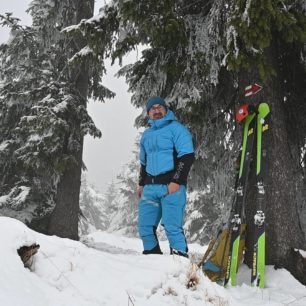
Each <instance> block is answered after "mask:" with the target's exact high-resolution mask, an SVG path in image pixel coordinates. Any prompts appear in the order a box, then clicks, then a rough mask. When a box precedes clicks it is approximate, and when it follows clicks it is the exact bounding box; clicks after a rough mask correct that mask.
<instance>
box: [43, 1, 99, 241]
mask: <svg viewBox="0 0 306 306" xmlns="http://www.w3.org/2000/svg"><path fill="white" fill-rule="evenodd" d="M71 10H72V11H71V14H75V20H72V22H71V24H73V23H75V24H77V23H79V22H80V21H81V20H82V19H88V18H90V17H92V15H93V10H94V0H87V1H82V0H72V1H71ZM74 12H75V13H74ZM84 46H85V41H84V40H83V39H82V38H81V37H80V38H75V39H74V40H73V41H72V43H71V45H70V46H69V47H70V48H71V53H72V54H74V53H75V52H77V51H79V50H80V49H81V48H82V47H84ZM88 77H89V67H88V66H87V65H86V64H82V65H81V66H80V67H76V68H73V71H72V73H71V82H72V84H73V86H74V88H75V90H77V91H78V92H79V96H80V97H82V100H83V106H85V107H86V103H87V94H88ZM75 129H76V131H77V133H75V132H74V135H78V136H72V137H74V138H77V139H73V141H76V142H77V143H78V146H77V149H76V150H75V152H74V154H73V155H74V156H73V157H74V162H73V163H69V165H68V167H66V169H65V171H64V173H63V174H62V176H61V178H60V181H59V184H58V188H57V196H56V206H55V208H54V210H53V212H52V214H51V216H50V221H49V227H48V234H50V235H57V236H59V237H65V238H70V239H75V240H78V239H79V235H78V222H79V212H80V206H79V194H80V186H81V172H82V155H83V136H82V134H81V127H80V123H79V124H77V125H76V126H75ZM67 137H68V138H69V137H71V135H67ZM67 150H68V148H67ZM68 154H71V153H70V152H69V153H68Z"/></svg>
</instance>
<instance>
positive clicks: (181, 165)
mask: <svg viewBox="0 0 306 306" xmlns="http://www.w3.org/2000/svg"><path fill="white" fill-rule="evenodd" d="M174 147H175V150H176V152H177V159H176V162H175V165H174V175H173V177H172V179H171V182H174V183H177V184H180V185H186V184H187V177H188V174H189V171H190V168H191V166H192V164H193V162H194V149H193V142H192V136H191V133H190V132H189V131H188V129H187V128H186V127H184V126H183V125H181V124H179V125H178V127H177V129H176V130H175V134H174Z"/></svg>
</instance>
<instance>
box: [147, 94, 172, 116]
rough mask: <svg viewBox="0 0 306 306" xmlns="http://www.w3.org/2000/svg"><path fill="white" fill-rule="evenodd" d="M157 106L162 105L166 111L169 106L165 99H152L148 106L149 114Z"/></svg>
mask: <svg viewBox="0 0 306 306" xmlns="http://www.w3.org/2000/svg"><path fill="white" fill-rule="evenodd" d="M155 104H159V105H162V106H163V107H164V108H165V109H167V105H166V102H165V100H164V99H162V98H161V97H151V98H150V99H149V100H148V102H147V105H146V109H147V113H148V112H149V110H150V109H151V107H152V106H153V105H155Z"/></svg>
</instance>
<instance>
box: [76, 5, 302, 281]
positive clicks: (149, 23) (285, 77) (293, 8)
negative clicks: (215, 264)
mask: <svg viewBox="0 0 306 306" xmlns="http://www.w3.org/2000/svg"><path fill="white" fill-rule="evenodd" d="M114 16H115V18H114ZM114 20H115V21H114ZM95 21H96V23H93V22H91V21H89V23H87V22H83V23H82V24H80V25H79V27H78V31H80V32H83V33H85V35H88V34H89V33H90V34H91V36H90V37H91V38H90V39H89V40H88V46H90V47H91V48H92V49H95V52H97V54H103V55H105V52H104V50H103V46H102V47H101V45H100V44H99V41H98V40H97V39H98V36H99V35H101V33H109V32H105V29H104V27H103V26H101V25H104V24H105V23H106V22H109V23H110V24H112V26H113V33H114V34H113V49H112V50H111V52H110V56H112V57H113V59H114V58H119V59H120V58H121V57H122V56H123V55H124V54H126V53H127V52H128V51H129V50H131V49H133V48H136V46H137V45H138V44H146V45H147V49H146V50H144V51H143V52H142V57H141V59H139V60H138V61H137V62H136V63H134V64H132V65H129V66H126V67H124V68H123V69H122V70H121V72H120V74H121V75H125V76H126V78H127V82H128V83H129V86H130V90H131V91H132V92H133V96H132V103H133V104H134V105H136V106H138V107H143V106H144V104H145V102H146V100H147V98H148V97H149V96H152V95H161V96H163V97H165V98H166V99H167V100H168V101H169V102H171V106H172V107H173V109H174V110H175V113H176V115H177V116H178V117H179V119H180V120H181V121H183V122H184V123H185V124H187V125H188V126H189V127H190V129H191V130H192V132H193V135H194V139H195V143H196V155H197V161H196V163H195V165H194V171H193V173H192V179H191V184H190V187H191V188H192V189H193V190H202V196H201V198H202V200H201V201H199V202H198V204H197V205H196V206H197V207H194V211H195V213H194V214H195V216H194V220H196V221H194V222H193V223H194V225H195V222H199V221H198V220H199V218H198V217H201V216H204V215H205V214H207V213H208V210H206V209H205V207H206V205H204V204H206V203H209V204H208V206H209V205H213V206H214V208H215V212H216V213H217V212H218V210H219V208H222V207H224V213H223V214H225V212H226V211H228V210H229V208H230V205H231V202H232V196H233V186H234V181H235V165H236V159H237V155H238V149H239V143H240V140H241V133H240V128H238V127H237V126H236V125H235V122H234V120H233V117H234V116H233V115H234V113H235V108H236V105H237V104H238V103H242V102H244V101H245V99H244V95H243V93H244V88H245V87H246V85H250V84H252V83H254V82H261V83H262V84H263V85H264V90H263V91H261V93H260V94H258V95H257V96H256V97H255V98H254V99H253V98H250V99H251V100H250V101H251V102H254V103H258V102H260V101H268V102H269V104H270V107H271V110H272V111H271V113H272V116H271V120H272V122H271V128H270V136H269V144H271V145H270V147H269V151H268V168H269V174H268V177H267V178H266V182H267V224H266V225H267V226H266V229H267V231H266V232H267V263H269V264H277V265H280V266H284V267H286V268H288V269H289V270H290V271H291V272H292V273H293V274H294V275H295V276H296V277H298V278H299V279H300V280H302V281H303V282H304V283H306V279H305V273H304V274H303V272H302V271H301V269H299V268H298V267H299V265H298V261H294V262H293V261H292V260H291V259H292V258H293V257H292V256H293V255H292V254H293V252H294V249H295V248H303V246H305V232H306V231H305V229H306V226H305V225H306V224H305V221H303V220H302V219H303V218H302V217H303V216H305V210H306V209H305V207H306V204H305V203H306V195H305V189H306V188H305V163H304V164H303V163H302V162H301V161H304V160H305V154H304V153H303V152H304V151H303V150H304V149H303V148H305V138H306V135H305V133H306V128H305V120H304V118H305V114H306V108H305V103H301V102H300V101H303V99H305V96H306V91H305V88H306V86H305V80H306V78H305V73H306V72H305V41H306V16H305V3H304V1H303V0H298V1H289V0H288V1H287V0H284V1H277V0H268V1H252V0H215V1H194V2H191V3H190V2H189V1H184V0H181V1H174V0H167V1H153V0H149V1H136V0H130V1H123V0H114V1H113V2H112V3H111V4H110V5H108V6H106V7H105V8H104V10H103V14H102V13H101V14H100V15H99V16H97V18H96V19H95ZM111 21H114V22H111ZM110 28H111V26H110V25H109V26H108V27H107V29H110ZM94 37H97V39H94ZM96 42H98V43H96ZM252 99H253V100H252ZM137 123H138V124H139V125H143V124H145V120H144V117H139V118H138V120H137ZM280 152H281V154H280ZM303 165H304V166H303ZM253 172H254V171H253ZM253 185H254V176H253V179H252V178H251V179H250V186H253ZM250 189H253V188H250ZM247 200H248V201H247V202H248V203H249V205H248V207H247V211H248V214H247V221H248V224H249V225H250V227H249V230H248V233H249V236H248V237H251V233H252V226H251V225H252V224H253V221H252V218H251V216H252V215H253V211H252V209H251V208H252V207H255V205H254V204H255V203H254V201H255V197H254V191H251V192H250V193H249V196H248V199H247ZM200 202H202V203H200ZM288 203H290V205H288ZM198 205H199V206H198ZM209 210H211V209H209ZM276 212H277V213H276ZM213 215H214V216H213V217H212V218H215V217H216V216H215V214H213ZM221 218H223V216H220V218H218V219H219V221H218V222H217V223H221V221H220V220H221ZM199 223H200V222H199ZM197 230H203V228H202V227H201V225H200V224H198V225H197V226H194V227H193V231H194V234H195V233H196V231H197ZM205 237H206V235H205ZM199 238H200V237H199ZM205 239H206V238H205ZM248 241H251V239H248ZM248 249H249V250H251V248H248ZM248 254H250V252H248ZM248 254H247V255H248ZM247 258H248V256H247Z"/></svg>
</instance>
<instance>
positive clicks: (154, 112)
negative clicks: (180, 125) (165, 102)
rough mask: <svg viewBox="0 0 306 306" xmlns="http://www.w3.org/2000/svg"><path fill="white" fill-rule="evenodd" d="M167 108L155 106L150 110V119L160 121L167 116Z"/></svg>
mask: <svg viewBox="0 0 306 306" xmlns="http://www.w3.org/2000/svg"><path fill="white" fill-rule="evenodd" d="M166 112H167V111H166V108H165V107H163V106H162V105H160V104H154V105H153V106H152V107H151V108H150V110H149V117H150V119H152V120H158V119H161V118H163V117H164V116H165V115H166Z"/></svg>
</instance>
